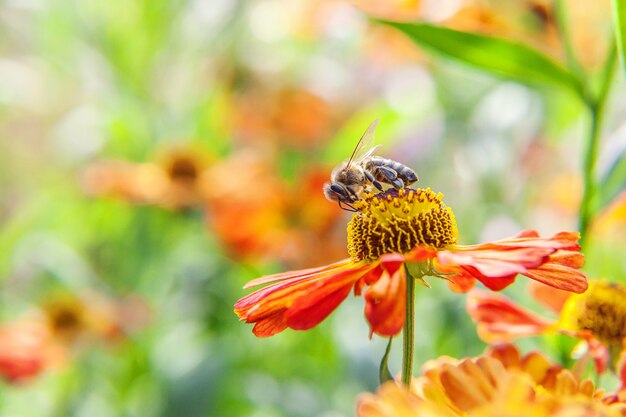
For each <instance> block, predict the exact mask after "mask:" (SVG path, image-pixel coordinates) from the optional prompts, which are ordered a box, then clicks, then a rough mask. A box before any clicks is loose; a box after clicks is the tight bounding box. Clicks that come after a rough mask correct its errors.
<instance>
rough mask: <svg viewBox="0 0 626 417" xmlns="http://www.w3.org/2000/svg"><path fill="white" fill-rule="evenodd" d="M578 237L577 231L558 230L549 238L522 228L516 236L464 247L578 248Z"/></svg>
mask: <svg viewBox="0 0 626 417" xmlns="http://www.w3.org/2000/svg"><path fill="white" fill-rule="evenodd" d="M578 239H580V233H578V232H560V233H557V234H556V235H554V236H552V237H550V238H542V237H539V234H538V233H537V232H536V231H534V230H524V231H522V232H520V233H519V234H518V235H517V236H514V237H511V238H506V239H502V240H496V241H495V242H491V243H482V244H479V245H471V246H465V248H467V249H470V250H474V249H492V248H501V247H509V248H527V247H533V248H550V249H555V250H556V249H564V250H579V249H580V245H579V244H578Z"/></svg>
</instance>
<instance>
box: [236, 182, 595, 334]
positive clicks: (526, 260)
mask: <svg viewBox="0 0 626 417" xmlns="http://www.w3.org/2000/svg"><path fill="white" fill-rule="evenodd" d="M442 199H443V195H442V194H441V193H439V194H436V193H434V192H432V191H431V190H430V189H417V190H413V189H401V190H395V189H390V190H388V191H385V192H384V193H381V194H378V195H371V194H366V195H365V196H364V198H363V199H362V200H359V201H357V202H356V203H354V207H355V208H356V209H357V210H358V211H357V212H356V213H355V214H354V216H353V218H352V220H351V221H350V223H349V225H348V252H349V254H350V258H349V259H345V260H342V261H339V262H336V263H334V264H331V265H328V266H324V267H319V268H311V269H305V270H300V271H292V272H286V273H280V274H275V275H270V276H266V277H261V278H258V279H256V280H253V281H251V282H249V283H248V284H247V285H246V286H245V288H249V287H253V286H257V285H262V284H271V285H269V286H267V287H265V288H262V289H260V290H257V291H255V292H253V293H252V294H250V295H248V296H246V297H243V298H242V299H240V300H239V301H238V302H237V303H236V304H235V312H236V314H237V315H238V316H239V318H240V320H242V321H245V322H247V323H255V326H254V328H253V332H254V333H255V334H256V335H257V336H261V337H265V336H271V335H274V334H276V333H278V332H281V331H283V330H284V329H286V328H287V327H289V328H292V329H296V330H306V329H309V328H311V327H313V326H315V325H317V324H318V323H319V322H321V321H322V320H323V319H324V318H326V317H327V316H328V315H329V314H330V313H331V312H332V311H333V310H334V309H335V308H336V307H337V306H338V305H339V304H340V303H341V302H342V301H343V300H344V299H345V298H346V297H347V296H348V294H349V292H350V290H351V289H353V288H354V292H355V295H360V294H361V293H362V292H363V290H364V288H365V287H366V286H368V288H367V290H366V291H365V301H366V307H365V316H366V318H367V320H368V322H369V324H370V328H371V333H376V334H379V335H381V336H393V335H396V334H397V333H399V332H400V330H401V329H402V326H403V324H404V315H405V305H406V294H405V288H406V279H407V272H406V270H408V271H409V273H410V275H411V276H413V277H416V278H417V279H420V280H421V282H422V283H424V284H425V285H427V284H426V283H425V281H423V278H422V277H423V276H435V277H439V278H444V279H446V280H448V281H449V282H450V286H451V287H452V289H453V290H455V291H461V292H465V291H468V290H469V289H470V288H471V287H472V286H473V285H474V284H475V282H476V280H479V281H481V282H482V283H483V284H484V285H486V286H487V287H488V288H490V289H492V290H501V289H503V288H505V287H507V286H508V285H510V284H512V283H513V282H514V280H515V277H516V276H517V274H522V275H525V276H528V277H529V278H532V279H534V280H538V281H540V282H543V283H546V284H548V285H551V286H554V287H556V288H561V289H565V290H568V291H573V292H583V291H585V290H586V288H587V282H586V277H585V275H584V274H583V273H582V272H580V271H579V270H578V269H579V268H580V267H581V266H582V262H583V257H582V255H581V254H580V253H578V252H576V251H577V250H578V249H579V246H578V244H577V243H576V241H577V239H578V234H577V233H559V234H557V235H555V236H553V237H552V238H548V239H546V238H540V237H539V236H538V234H537V233H536V232H533V231H526V232H523V233H521V234H520V235H518V236H516V237H513V238H510V239H504V240H500V241H496V242H493V243H486V244H482V245H473V246H463V245H458V244H457V237H458V233H457V226H456V220H455V217H454V213H453V212H452V210H451V209H450V208H449V207H447V206H445V204H444V203H443V201H442Z"/></svg>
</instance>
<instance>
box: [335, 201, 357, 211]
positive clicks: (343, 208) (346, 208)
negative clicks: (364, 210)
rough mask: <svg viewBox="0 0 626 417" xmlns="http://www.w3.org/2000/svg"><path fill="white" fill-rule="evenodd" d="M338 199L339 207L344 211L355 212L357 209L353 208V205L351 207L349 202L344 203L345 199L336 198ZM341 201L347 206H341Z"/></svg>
mask: <svg viewBox="0 0 626 417" xmlns="http://www.w3.org/2000/svg"><path fill="white" fill-rule="evenodd" d="M338 201H339V208H340V209H342V210H345V211H351V212H355V211H357V209H355V208H354V207H352V204H350V203H346V202H345V201H342V200H338ZM341 203H343V204H345V205H346V206H347V207H343V206H342V205H341Z"/></svg>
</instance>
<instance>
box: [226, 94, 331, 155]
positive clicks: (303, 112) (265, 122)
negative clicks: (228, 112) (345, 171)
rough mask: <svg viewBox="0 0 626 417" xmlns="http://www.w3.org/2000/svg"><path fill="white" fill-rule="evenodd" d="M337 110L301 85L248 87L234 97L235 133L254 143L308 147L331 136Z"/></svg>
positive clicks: (312, 146) (316, 144)
mask: <svg viewBox="0 0 626 417" xmlns="http://www.w3.org/2000/svg"><path fill="white" fill-rule="evenodd" d="M340 112H341V109H339V108H334V109H333V108H332V107H331V103H329V102H328V101H326V100H325V99H323V98H322V97H320V96H319V95H317V94H315V93H314V92H311V91H307V90H304V89H298V88H281V89H277V90H261V89H260V88H259V89H258V90H257V89H250V90H248V91H244V92H242V93H240V94H239V95H238V96H237V97H236V99H235V109H234V115H233V118H234V121H233V123H234V135H235V137H237V138H239V139H242V140H243V141H245V142H248V143H254V144H256V145H257V146H258V145H272V144H278V145H280V146H283V147H290V148H296V149H310V148H314V147H316V146H318V145H320V144H321V143H323V142H324V141H326V140H329V139H330V138H331V134H332V131H333V130H334V129H335V128H336V127H337V123H336V122H337V120H340V119H339V113H340Z"/></svg>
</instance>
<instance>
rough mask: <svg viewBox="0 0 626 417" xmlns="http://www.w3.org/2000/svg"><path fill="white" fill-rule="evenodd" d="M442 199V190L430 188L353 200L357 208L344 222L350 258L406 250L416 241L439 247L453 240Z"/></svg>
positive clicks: (454, 234)
mask: <svg viewBox="0 0 626 417" xmlns="http://www.w3.org/2000/svg"><path fill="white" fill-rule="evenodd" d="M442 199H443V194H441V193H434V192H433V191H431V190H430V188H426V189H421V188H418V189H417V190H413V189H411V188H404V189H401V190H396V189H389V190H387V191H385V192H382V193H380V194H376V195H372V194H367V193H366V194H364V196H363V199H361V200H359V201H357V202H356V203H354V204H353V206H354V208H356V209H357V210H358V211H357V212H356V213H355V214H354V216H353V217H352V220H350V223H349V224H348V253H349V254H350V258H351V259H352V260H354V261H357V262H358V261H361V260H368V261H373V260H376V259H378V258H379V257H380V256H381V255H383V254H385V253H394V252H399V253H407V252H410V251H411V250H412V249H413V248H415V247H416V246H417V245H428V246H432V247H434V248H436V249H443V248H446V247H448V246H450V245H453V244H455V243H456V240H457V237H458V232H457V226H456V219H455V217H454V213H453V212H452V210H451V209H450V208H449V207H447V206H446V205H445V204H444V203H443V202H442Z"/></svg>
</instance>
